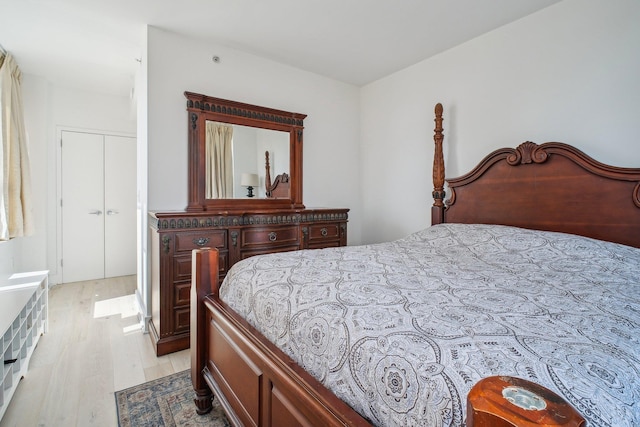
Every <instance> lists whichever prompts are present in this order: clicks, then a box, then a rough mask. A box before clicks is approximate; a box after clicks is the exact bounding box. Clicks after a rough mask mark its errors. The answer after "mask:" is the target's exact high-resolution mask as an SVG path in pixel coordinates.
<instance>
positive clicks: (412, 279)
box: [220, 224, 640, 427]
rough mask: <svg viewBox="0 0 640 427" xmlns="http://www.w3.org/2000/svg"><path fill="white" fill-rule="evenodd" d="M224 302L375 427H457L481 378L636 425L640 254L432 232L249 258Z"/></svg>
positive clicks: (449, 227) (569, 242) (588, 243)
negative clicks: (511, 381)
mask: <svg viewBox="0 0 640 427" xmlns="http://www.w3.org/2000/svg"><path fill="white" fill-rule="evenodd" d="M220 295H221V298H222V299H223V300H224V301H225V302H227V303H228V304H229V305H230V306H231V307H232V308H233V309H235V310H236V311H237V312H239V313H240V314H241V315H242V316H243V317H244V318H246V319H247V320H248V321H249V322H250V323H251V324H252V325H254V326H255V327H256V328H257V329H258V330H260V331H261V332H262V333H263V334H264V335H265V336H266V337H267V338H268V339H269V340H271V341H272V342H273V343H274V344H276V345H277V346H278V347H280V348H281V349H282V350H283V351H284V352H285V353H287V354H288V355H289V356H291V357H292V358H293V359H294V360H295V361H297V363H298V364H300V365H301V366H302V367H304V368H305V369H306V370H307V371H308V372H310V373H311V374H312V375H313V376H315V377H316V378H317V379H318V380H320V381H321V382H322V383H323V384H324V385H325V386H326V387H327V388H329V389H330V390H332V391H333V392H334V393H335V394H336V395H337V396H338V397H340V398H341V399H342V400H344V401H345V402H347V403H348V404H349V405H351V406H352V407H353V408H354V409H355V410H356V411H358V412H359V413H360V414H362V415H363V416H364V417H365V418H367V419H369V420H370V421H371V422H372V423H373V424H375V425H379V426H449V425H451V426H459V425H464V418H465V413H466V402H465V399H466V395H467V393H468V392H469V390H470V389H471V387H472V386H473V385H474V384H475V383H476V382H477V381H479V380H480V379H482V378H484V377H488V376H491V375H510V376H516V377H520V378H524V379H528V380H531V381H534V382H536V383H539V384H541V385H543V386H545V387H547V388H549V389H551V390H553V391H554V392H556V393H558V394H560V395H562V396H564V398H565V399H566V400H567V401H568V402H569V403H570V404H572V405H573V406H574V407H575V408H576V409H577V410H578V411H579V412H580V413H581V414H582V415H583V416H584V417H585V418H586V419H587V420H588V422H589V424H588V425H589V426H591V427H595V426H616V427H621V426H640V332H639V331H640V329H639V328H640V249H635V248H631V247H627V246H623V245H617V244H613V243H608V242H602V241H598V240H592V239H587V238H583V237H577V236H573V235H567V234H561V233H549V232H540V231H531V230H524V229H519V228H513V227H504V226H488V225H463V224H442V225H438V226H433V227H429V228H427V229H425V230H423V231H420V232H417V233H414V234H412V235H410V236H408V237H406V238H404V239H400V240H397V241H394V242H389V243H381V244H375V245H365V246H350V247H342V248H332V249H320V250H308V251H298V252H290V253H277V254H271V255H263V256H256V257H252V258H249V259H246V260H244V261H242V262H240V263H237V264H235V265H234V266H233V268H232V269H231V270H230V271H229V273H228V275H227V278H226V279H225V281H224V283H223V285H222V288H221V293H220Z"/></svg>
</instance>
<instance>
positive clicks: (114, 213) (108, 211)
mask: <svg viewBox="0 0 640 427" xmlns="http://www.w3.org/2000/svg"><path fill="white" fill-rule="evenodd" d="M119 213H120V212H118V211H116V210H114V209H109V210H107V215H117V214H119Z"/></svg>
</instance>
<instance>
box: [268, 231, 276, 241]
mask: <svg viewBox="0 0 640 427" xmlns="http://www.w3.org/2000/svg"><path fill="white" fill-rule="evenodd" d="M277 238H278V235H277V234H276V233H275V231H272V232H271V233H269V240H270V241H272V242H275V241H276V239H277Z"/></svg>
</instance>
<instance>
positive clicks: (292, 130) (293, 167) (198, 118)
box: [184, 92, 307, 212]
mask: <svg viewBox="0 0 640 427" xmlns="http://www.w3.org/2000/svg"><path fill="white" fill-rule="evenodd" d="M184 95H185V97H186V98H187V112H188V128H189V204H188V205H187V208H186V211H187V212H202V211H210V210H231V211H238V210H245V209H252V210H255V209H265V210H268V209H283V208H291V209H304V205H303V204H302V130H303V129H304V126H303V121H304V119H305V117H307V115H306V114H300V113H290V112H287V111H281V110H275V109H272V108H266V107H259V106H256V105H250V104H244V103H241V102H236V101H229V100H226V99H220V98H213V97H210V96H206V95H201V94H197V93H192V92H185V93H184ZM207 120H212V121H217V122H224V123H230V124H236V125H242V126H250V127H257V128H263V129H272V130H278V131H284V132H288V133H289V180H290V186H291V187H290V194H289V196H290V198H289V199H286V198H277V199H269V198H266V199H206V198H205V176H206V163H205V155H206V154H205V153H206V148H205V147H206V144H205V142H206V141H205V139H206V131H205V124H206V121H207Z"/></svg>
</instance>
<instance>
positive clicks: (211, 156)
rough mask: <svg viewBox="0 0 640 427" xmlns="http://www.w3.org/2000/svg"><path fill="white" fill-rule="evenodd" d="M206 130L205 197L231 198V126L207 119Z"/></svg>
mask: <svg viewBox="0 0 640 427" xmlns="http://www.w3.org/2000/svg"><path fill="white" fill-rule="evenodd" d="M206 132H207V138H206V145H207V146H206V177H207V178H206V183H205V194H206V198H207V199H229V198H233V150H232V144H231V141H232V138H233V127H232V126H231V125H227V124H224V123H217V122H211V121H208V122H207V129H206Z"/></svg>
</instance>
